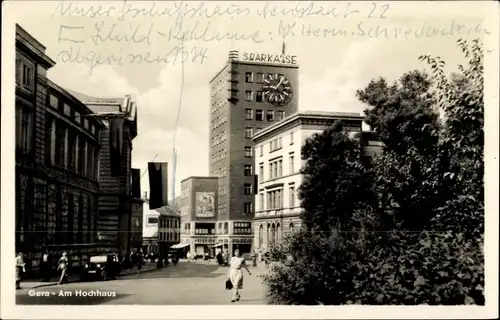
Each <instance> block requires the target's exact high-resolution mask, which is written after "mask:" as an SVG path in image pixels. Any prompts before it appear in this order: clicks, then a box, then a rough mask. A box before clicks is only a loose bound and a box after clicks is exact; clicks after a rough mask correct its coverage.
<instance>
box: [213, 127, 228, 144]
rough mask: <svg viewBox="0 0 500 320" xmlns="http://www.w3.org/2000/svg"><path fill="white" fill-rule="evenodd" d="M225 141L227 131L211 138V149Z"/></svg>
mask: <svg viewBox="0 0 500 320" xmlns="http://www.w3.org/2000/svg"><path fill="white" fill-rule="evenodd" d="M226 141H227V131H226V130H224V131H222V132H221V133H219V134H218V135H216V136H215V137H213V138H212V147H216V146H218V145H220V144H222V143H224V142H226Z"/></svg>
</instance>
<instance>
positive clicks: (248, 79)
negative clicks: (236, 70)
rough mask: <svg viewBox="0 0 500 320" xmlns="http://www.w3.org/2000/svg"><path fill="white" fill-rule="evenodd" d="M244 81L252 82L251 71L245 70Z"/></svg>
mask: <svg viewBox="0 0 500 320" xmlns="http://www.w3.org/2000/svg"><path fill="white" fill-rule="evenodd" d="M245 82H246V83H252V82H253V72H246V73H245Z"/></svg>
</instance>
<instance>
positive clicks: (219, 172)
mask: <svg viewBox="0 0 500 320" xmlns="http://www.w3.org/2000/svg"><path fill="white" fill-rule="evenodd" d="M210 176H212V177H219V178H223V177H227V168H218V169H215V170H214V171H212V173H211V174H210Z"/></svg>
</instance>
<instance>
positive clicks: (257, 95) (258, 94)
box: [255, 91, 264, 102]
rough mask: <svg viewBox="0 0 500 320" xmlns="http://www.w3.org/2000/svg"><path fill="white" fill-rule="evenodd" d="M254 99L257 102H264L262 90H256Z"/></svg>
mask: <svg viewBox="0 0 500 320" xmlns="http://www.w3.org/2000/svg"><path fill="white" fill-rule="evenodd" d="M255 101H257V102H264V98H263V96H262V91H257V94H256V96H255Z"/></svg>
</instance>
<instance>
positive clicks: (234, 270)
mask: <svg viewBox="0 0 500 320" xmlns="http://www.w3.org/2000/svg"><path fill="white" fill-rule="evenodd" d="M242 268H245V269H246V270H247V272H248V274H249V275H252V274H251V273H250V270H248V267H247V266H246V264H245V258H243V257H241V254H240V250H239V249H236V250H235V251H234V257H232V258H231V264H230V267H229V280H230V281H231V284H232V285H233V298H232V299H231V302H235V301H239V300H240V293H239V291H238V290H241V289H243V271H242V270H241V269H242Z"/></svg>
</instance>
